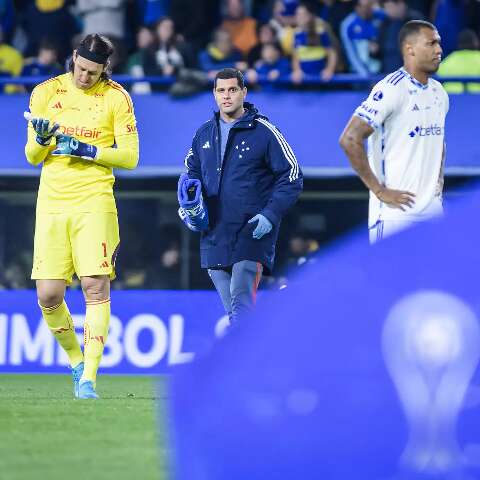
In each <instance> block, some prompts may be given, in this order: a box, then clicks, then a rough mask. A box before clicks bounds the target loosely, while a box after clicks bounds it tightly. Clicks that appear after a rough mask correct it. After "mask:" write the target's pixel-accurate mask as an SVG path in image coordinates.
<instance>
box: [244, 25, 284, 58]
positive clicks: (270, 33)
mask: <svg viewBox="0 0 480 480" xmlns="http://www.w3.org/2000/svg"><path fill="white" fill-rule="evenodd" d="M257 37H258V43H257V44H256V45H255V46H254V47H253V48H252V49H251V50H250V51H249V52H248V55H247V63H248V65H249V66H250V67H255V62H256V61H257V60H260V57H261V56H262V47H263V45H265V44H267V43H274V42H277V41H278V38H277V33H276V31H275V29H274V28H273V27H272V25H270V24H268V23H264V24H262V25H259V26H257Z"/></svg>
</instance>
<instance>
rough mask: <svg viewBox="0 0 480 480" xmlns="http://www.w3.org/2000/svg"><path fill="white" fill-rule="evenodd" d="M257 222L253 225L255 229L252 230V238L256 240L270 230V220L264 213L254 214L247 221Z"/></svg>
mask: <svg viewBox="0 0 480 480" xmlns="http://www.w3.org/2000/svg"><path fill="white" fill-rule="evenodd" d="M257 221H258V224H257V226H256V227H255V230H254V231H253V234H252V236H253V238H255V239H256V240H260V239H261V238H262V237H264V236H265V235H266V234H267V233H270V231H271V230H272V223H271V222H270V220H269V219H268V218H267V217H265V215H262V214H261V213H259V214H257V215H255V216H254V217H253V218H251V219H250V220H249V221H248V223H254V222H257Z"/></svg>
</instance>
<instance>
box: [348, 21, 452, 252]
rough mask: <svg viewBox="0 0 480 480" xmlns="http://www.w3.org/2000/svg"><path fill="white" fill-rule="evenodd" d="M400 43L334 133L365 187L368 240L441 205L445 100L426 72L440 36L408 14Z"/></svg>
mask: <svg viewBox="0 0 480 480" xmlns="http://www.w3.org/2000/svg"><path fill="white" fill-rule="evenodd" d="M399 44H400V48H401V51H402V55H403V60H404V66H403V67H402V68H400V69H399V70H397V71H396V72H393V73H392V74H390V75H387V76H386V77H385V78H384V79H383V80H382V81H380V82H379V83H377V84H376V85H375V86H374V87H373V89H372V91H371V93H370V95H369V97H368V98H367V100H365V101H364V102H363V103H362V104H361V105H360V106H359V107H358V108H357V109H356V110H355V112H354V114H353V116H352V118H351V119H350V121H349V123H348V124H347V126H346V127H345V130H344V131H343V133H342V135H341V137H340V145H341V146H342V148H343V149H344V150H345V153H346V154H347V156H348V158H349V160H350V163H351V164H352V166H353V168H354V169H355V171H356V172H357V173H358V175H359V176H360V178H361V179H362V180H363V182H364V183H365V185H366V186H367V188H368V189H369V190H370V203H369V219H368V223H369V232H370V242H371V243H374V242H375V241H377V240H378V239H380V238H382V237H384V236H387V235H389V234H391V233H394V232H396V231H398V230H400V229H403V228H405V227H407V226H409V225H411V224H413V223H415V222H419V221H422V220H426V219H428V218H432V217H434V216H437V215H440V214H441V213H442V211H443V208H442V189H443V165H444V161H445V142H444V133H445V117H446V114H447V112H448V105H449V102H448V95H447V93H446V92H445V90H444V89H443V87H442V85H441V84H440V83H439V82H437V81H436V80H434V79H433V78H430V77H431V75H433V74H434V73H435V72H436V71H437V70H438V67H439V65H440V61H441V55H442V48H441V46H440V36H439V34H438V31H437V29H436V28H435V26H434V25H432V24H431V23H429V22H425V21H422V20H412V21H410V22H408V23H406V24H405V25H404V26H403V27H402V29H401V30H400V33H399ZM367 138H368V155H367V152H366V151H365V147H364V140H365V139H367Z"/></svg>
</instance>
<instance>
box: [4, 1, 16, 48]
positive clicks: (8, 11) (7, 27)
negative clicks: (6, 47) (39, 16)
mask: <svg viewBox="0 0 480 480" xmlns="http://www.w3.org/2000/svg"><path fill="white" fill-rule="evenodd" d="M0 28H1V29H2V31H3V36H4V39H5V42H6V43H10V41H11V39H12V36H13V32H14V29H15V10H14V8H13V1H12V0H0Z"/></svg>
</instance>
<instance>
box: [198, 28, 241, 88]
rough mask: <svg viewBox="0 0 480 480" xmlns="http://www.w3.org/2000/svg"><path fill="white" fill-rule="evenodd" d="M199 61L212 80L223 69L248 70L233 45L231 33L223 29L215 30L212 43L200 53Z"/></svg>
mask: <svg viewBox="0 0 480 480" xmlns="http://www.w3.org/2000/svg"><path fill="white" fill-rule="evenodd" d="M198 61H199V64H200V68H201V69H202V70H203V71H204V72H206V73H207V75H208V77H209V78H211V79H213V78H214V77H215V75H216V74H217V72H218V71H219V70H221V69H222V68H229V67H231V68H238V69H239V70H246V69H247V63H246V62H245V61H244V60H243V56H242V54H241V52H240V51H239V50H237V49H236V48H235V46H234V45H233V42H232V37H231V36H230V33H229V32H227V30H224V29H222V28H219V29H217V30H215V32H214V34H213V41H212V43H210V44H209V45H207V48H206V49H205V50H203V51H202V52H200V55H199V58H198Z"/></svg>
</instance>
